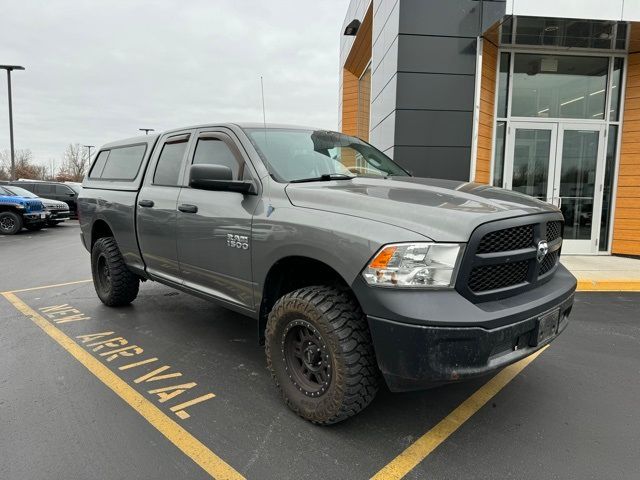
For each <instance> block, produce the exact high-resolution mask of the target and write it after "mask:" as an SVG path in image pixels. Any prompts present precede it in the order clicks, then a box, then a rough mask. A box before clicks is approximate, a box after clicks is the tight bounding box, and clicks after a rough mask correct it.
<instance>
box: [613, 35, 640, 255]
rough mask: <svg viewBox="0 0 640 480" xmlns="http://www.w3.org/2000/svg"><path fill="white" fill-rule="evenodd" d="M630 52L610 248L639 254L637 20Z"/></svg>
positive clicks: (639, 76)
mask: <svg viewBox="0 0 640 480" xmlns="http://www.w3.org/2000/svg"><path fill="white" fill-rule="evenodd" d="M629 52H630V53H629V57H628V62H627V75H626V78H627V85H626V92H625V100H624V118H623V122H622V140H621V144H620V165H619V168H618V187H617V189H616V208H615V213H614V224H613V243H612V245H611V252H612V253H617V254H623V255H640V23H633V24H632V25H631V38H630V44H629Z"/></svg>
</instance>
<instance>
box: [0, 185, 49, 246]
mask: <svg viewBox="0 0 640 480" xmlns="http://www.w3.org/2000/svg"><path fill="white" fill-rule="evenodd" d="M48 217H49V212H47V211H46V210H45V208H44V205H43V204H42V202H41V201H40V200H38V199H35V198H25V197H18V196H15V195H8V194H7V192H6V191H5V190H4V188H2V186H0V234H1V235H15V234H16V233H18V232H19V231H20V230H22V227H25V228H26V229H27V230H40V229H41V228H42V227H44V226H45V225H46V224H47V219H48Z"/></svg>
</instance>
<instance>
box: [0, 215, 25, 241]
mask: <svg viewBox="0 0 640 480" xmlns="http://www.w3.org/2000/svg"><path fill="white" fill-rule="evenodd" d="M20 230H22V217H21V216H20V215H18V214H17V213H14V212H0V234H2V235H15V234H16V233H18V232H19V231H20Z"/></svg>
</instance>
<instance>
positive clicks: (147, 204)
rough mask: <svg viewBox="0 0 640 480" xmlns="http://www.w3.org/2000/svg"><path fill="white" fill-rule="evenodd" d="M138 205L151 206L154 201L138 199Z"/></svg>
mask: <svg viewBox="0 0 640 480" xmlns="http://www.w3.org/2000/svg"><path fill="white" fill-rule="evenodd" d="M138 205H140V206H141V207H153V206H154V205H155V203H153V200H139V201H138Z"/></svg>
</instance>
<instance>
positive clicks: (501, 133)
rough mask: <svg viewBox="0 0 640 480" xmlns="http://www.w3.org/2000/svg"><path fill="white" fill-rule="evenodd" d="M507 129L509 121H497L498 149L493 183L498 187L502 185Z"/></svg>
mask: <svg viewBox="0 0 640 480" xmlns="http://www.w3.org/2000/svg"><path fill="white" fill-rule="evenodd" d="M506 130H507V122H497V123H496V151H495V156H494V159H493V185H494V186H496V187H502V180H503V173H504V146H505V142H504V139H505V132H506Z"/></svg>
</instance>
